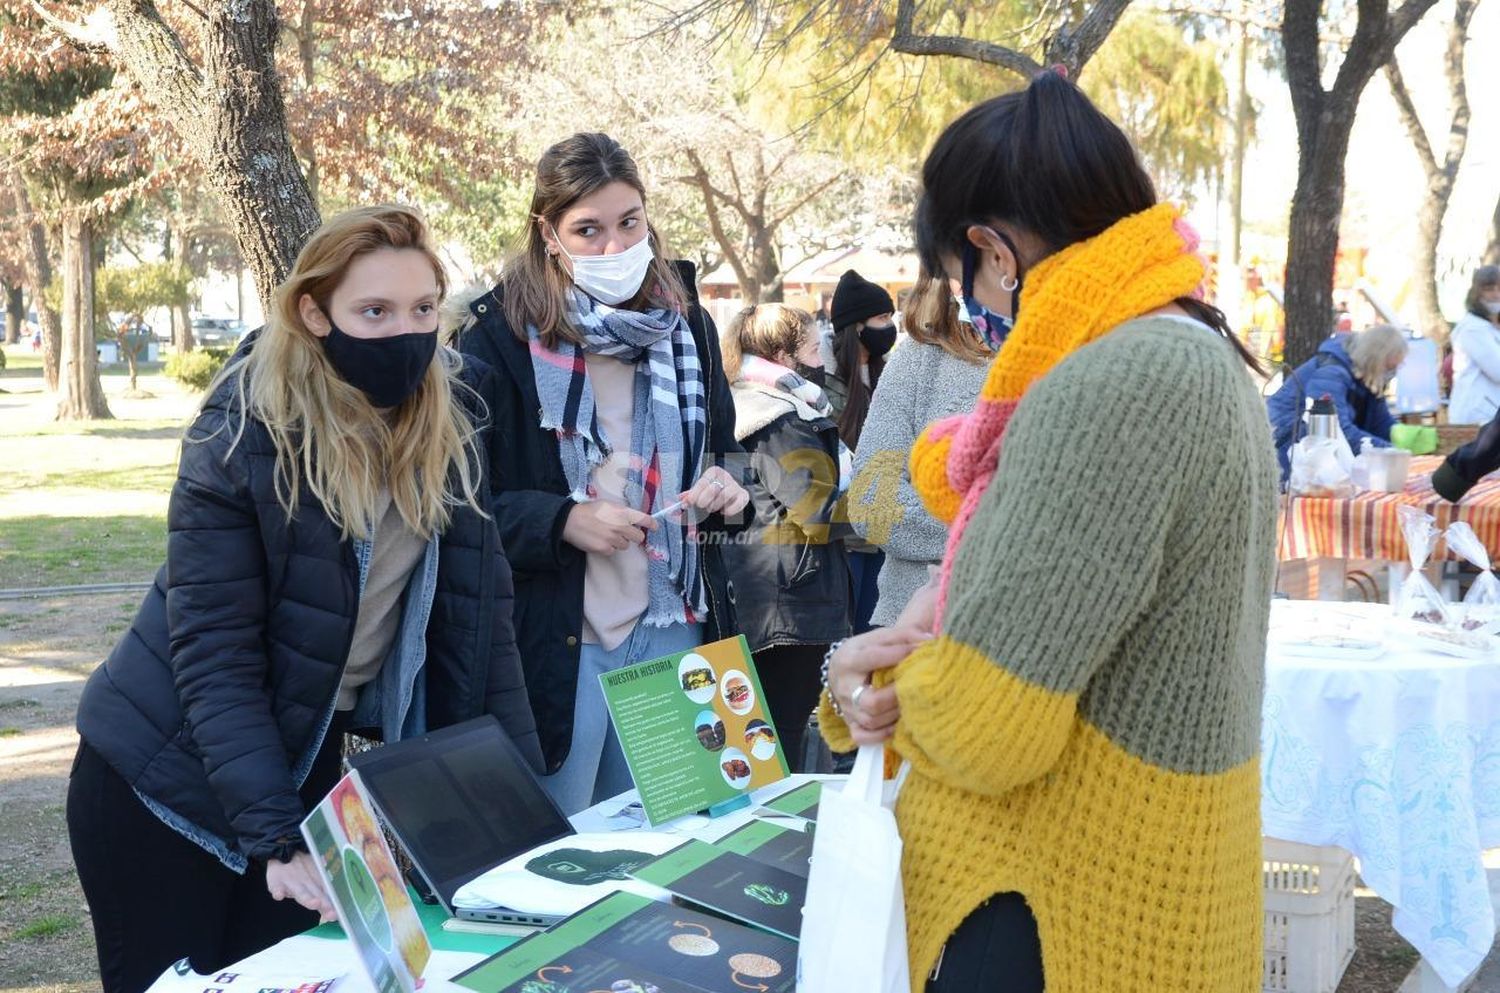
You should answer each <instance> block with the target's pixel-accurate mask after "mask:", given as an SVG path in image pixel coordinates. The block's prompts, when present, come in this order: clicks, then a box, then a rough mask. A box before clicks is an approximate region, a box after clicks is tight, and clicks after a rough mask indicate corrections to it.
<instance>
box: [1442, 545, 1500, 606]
mask: <svg viewBox="0 0 1500 993" xmlns="http://www.w3.org/2000/svg"><path fill="white" fill-rule="evenodd" d="M1445 537H1446V538H1447V539H1448V547H1449V548H1451V549H1452V550H1453V551H1455V552H1457V553H1458V554H1459V555H1460V556H1462V557H1463V558H1464V559H1465V560H1466V561H1467V562H1468V563H1469V564H1470V565H1472V566H1474V567H1475V568H1477V569H1478V570H1479V575H1478V576H1477V577H1475V579H1474V582H1473V583H1472V584H1471V585H1470V586H1469V592H1467V593H1465V594H1464V602H1463V610H1462V611H1461V612H1460V613H1461V614H1462V615H1463V619H1462V621H1461V623H1462V625H1463V628H1464V630H1465V631H1477V630H1483V631H1485V632H1486V633H1489V634H1500V578H1497V577H1496V576H1495V574H1494V572H1492V571H1491V566H1490V552H1489V549H1487V548H1485V547H1484V542H1482V541H1480V540H1479V535H1477V534H1475V533H1474V529H1473V528H1472V527H1470V526H1469V525H1467V524H1465V523H1464V522H1463V521H1459V522H1457V523H1456V524H1450V525H1449V526H1448V531H1447V533H1446V535H1445Z"/></svg>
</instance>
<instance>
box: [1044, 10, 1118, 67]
mask: <svg viewBox="0 0 1500 993" xmlns="http://www.w3.org/2000/svg"><path fill="white" fill-rule="evenodd" d="M1129 6H1130V0H1097V2H1096V3H1094V4H1093V5H1092V6H1091V7H1089V8H1088V11H1089V12H1088V14H1086V15H1085V16H1084V18H1083V21H1082V22H1081V23H1079V25H1078V26H1077V27H1070V26H1069V25H1068V24H1067V23H1066V22H1064V23H1063V26H1062V27H1061V28H1059V29H1058V31H1057V33H1056V34H1055V35H1053V36H1052V38H1051V40H1050V41H1048V42H1047V48H1046V60H1047V64H1048V65H1061V66H1064V67H1066V68H1067V70H1068V75H1069V76H1071V77H1073V78H1074V79H1077V78H1078V74H1079V73H1081V72H1082V71H1083V67H1084V66H1085V65H1086V64H1087V63H1088V61H1089V59H1091V58H1093V57H1094V53H1095V52H1097V51H1098V50H1099V46H1100V45H1102V44H1104V39H1106V38H1108V37H1109V33H1110V32H1111V31H1113V30H1114V28H1115V25H1116V24H1117V23H1119V20H1120V17H1121V16H1122V15H1123V14H1124V13H1125V8H1126V7H1129Z"/></svg>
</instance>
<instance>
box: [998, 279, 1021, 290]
mask: <svg viewBox="0 0 1500 993" xmlns="http://www.w3.org/2000/svg"><path fill="white" fill-rule="evenodd" d="M1020 285H1021V281H1020V280H1019V279H1017V278H1016V277H1014V276H1011V275H1005V276H1001V277H1000V288H1001V289H1002V290H1004V291H1005V292H1006V293H1014V292H1015V291H1016V288H1017V287H1019V286H1020Z"/></svg>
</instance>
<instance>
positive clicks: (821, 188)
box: [766, 176, 846, 228]
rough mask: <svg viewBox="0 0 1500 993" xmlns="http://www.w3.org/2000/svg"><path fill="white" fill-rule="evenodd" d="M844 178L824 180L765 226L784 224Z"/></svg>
mask: <svg viewBox="0 0 1500 993" xmlns="http://www.w3.org/2000/svg"><path fill="white" fill-rule="evenodd" d="M845 178H846V177H844V176H830V177H829V178H828V179H826V180H824V181H823V182H822V183H819V184H818V185H817V186H815V187H814V188H812V189H811V190H808V191H807V194H806V195H805V196H803V197H802V198H801V199H800V200H797V201H796V202H795V203H793V204H791V205H790V206H788V207H786V208H785V209H783V210H782V211H781V213H779V214H777V215H776V216H775V217H772V218H771V219H770V220H768V221H766V226H767V227H770V228H777V227H780V226H781V225H782V224H783V223H785V222H786V220H787V219H788V218H790V217H791V216H793V215H794V214H796V213H797V211H799V210H801V209H802V208H803V207H806V206H807V205H808V204H810V203H812V202H813V201H814V200H816V199H817V198H818V197H820V196H822V195H823V193H824V192H826V191H827V190H828V189H830V188H831V187H833V186H835V185H836V184H838V183H839V182H841V181H842V180H843V179H845Z"/></svg>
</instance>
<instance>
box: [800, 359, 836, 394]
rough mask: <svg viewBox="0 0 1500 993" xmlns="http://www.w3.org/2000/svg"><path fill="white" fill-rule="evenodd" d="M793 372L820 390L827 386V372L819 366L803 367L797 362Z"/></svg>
mask: <svg viewBox="0 0 1500 993" xmlns="http://www.w3.org/2000/svg"><path fill="white" fill-rule="evenodd" d="M795 371H796V373H797V375H799V376H801V377H802V378H803V379H805V380H807V381H808V382H809V383H812V384H813V385H814V386H817V387H819V388H820V389H821V388H822V387H824V386H826V385H828V370H827V369H824V368H823V367H822V366H820V365H804V364H802V363H801V362H798V363H797V367H796V370H795Z"/></svg>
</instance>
